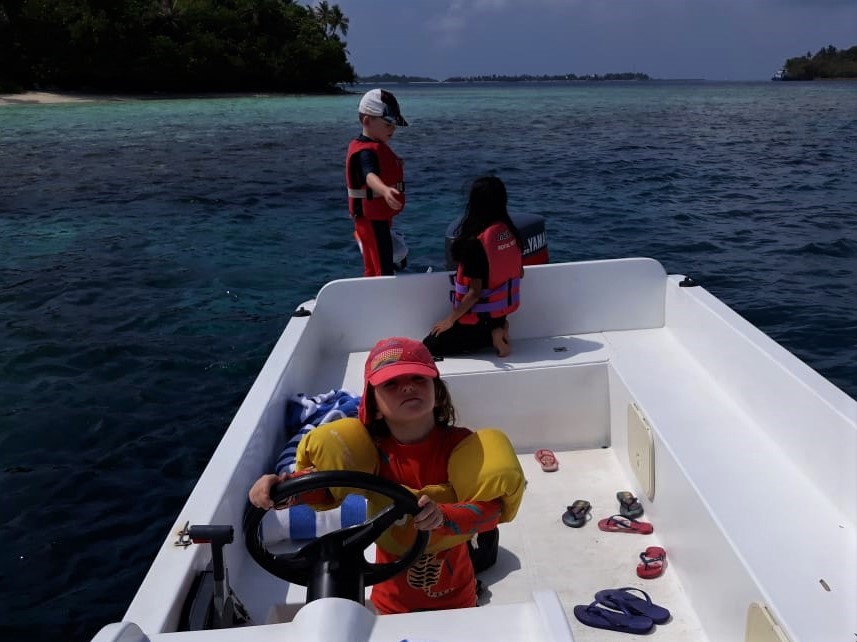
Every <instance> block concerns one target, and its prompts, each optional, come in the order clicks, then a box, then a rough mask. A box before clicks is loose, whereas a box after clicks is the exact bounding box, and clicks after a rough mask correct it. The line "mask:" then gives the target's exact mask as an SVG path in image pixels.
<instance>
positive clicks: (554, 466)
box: [534, 448, 559, 473]
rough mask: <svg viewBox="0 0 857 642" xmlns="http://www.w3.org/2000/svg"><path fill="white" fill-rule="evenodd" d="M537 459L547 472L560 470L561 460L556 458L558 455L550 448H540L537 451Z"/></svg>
mask: <svg viewBox="0 0 857 642" xmlns="http://www.w3.org/2000/svg"><path fill="white" fill-rule="evenodd" d="M534 455H535V458H536V461H538V462H539V466H541V467H542V470H543V471H545V472H546V473H552V472H555V471H557V470H559V462H558V461H557V460H556V455H554V454H553V451H552V450H550V449H549V448H539V449H538V450H537V451H536V452H535V453H534Z"/></svg>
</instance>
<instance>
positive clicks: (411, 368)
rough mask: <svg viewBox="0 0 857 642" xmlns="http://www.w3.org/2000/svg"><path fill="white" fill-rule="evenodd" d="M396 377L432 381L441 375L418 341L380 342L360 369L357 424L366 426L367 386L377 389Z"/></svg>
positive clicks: (428, 353) (389, 339)
mask: <svg viewBox="0 0 857 642" xmlns="http://www.w3.org/2000/svg"><path fill="white" fill-rule="evenodd" d="M399 375H422V376H423V377H428V378H430V379H434V378H435V377H439V376H440V373H439V372H438V370H437V366H436V365H435V363H434V358H433V357H432V356H431V352H429V349H428V348H426V347H425V345H423V343H422V342H421V341H416V340H415V339H409V338H407V337H389V338H387V339H381V340H380V341H379V342H378V343H376V344H375V346H374V347H373V348H372V349H371V350H370V351H369V356H368V357H366V365H365V366H364V368H363V397H362V398H361V400H360V410H359V417H360V421H362V422H363V423H364V424H365V423H366V409H365V400H366V392H367V390H368V389H369V385H370V384H371V385H372V386H380V385H381V384H382V383H384V382H385V381H389V380H390V379H392V378H394V377H398V376H399Z"/></svg>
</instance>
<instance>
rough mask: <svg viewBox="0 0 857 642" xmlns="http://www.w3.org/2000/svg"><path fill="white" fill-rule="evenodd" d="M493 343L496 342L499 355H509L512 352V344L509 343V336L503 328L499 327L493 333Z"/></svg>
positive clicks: (495, 345)
mask: <svg viewBox="0 0 857 642" xmlns="http://www.w3.org/2000/svg"><path fill="white" fill-rule="evenodd" d="M491 343H493V344H494V349H495V350H496V351H497V356H498V357H508V356H509V355H510V354H512V346H511V345H510V344H509V338H508V337H507V336H506V333H505V332H504V329H503V328H497V329H496V330H495V331H494V332H492V333H491Z"/></svg>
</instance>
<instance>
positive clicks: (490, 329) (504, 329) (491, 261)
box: [423, 176, 524, 357]
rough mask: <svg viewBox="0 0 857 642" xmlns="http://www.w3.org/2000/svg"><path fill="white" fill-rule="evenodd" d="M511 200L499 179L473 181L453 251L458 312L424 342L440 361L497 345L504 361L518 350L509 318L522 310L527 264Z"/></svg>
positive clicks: (490, 178)
mask: <svg viewBox="0 0 857 642" xmlns="http://www.w3.org/2000/svg"><path fill="white" fill-rule="evenodd" d="M506 202H507V195H506V186H505V185H504V184H503V181H501V180H500V179H499V178H497V177H496V176H483V177H481V178H477V179H476V180H475V181H474V182H473V185H472V186H471V188H470V198H469V199H468V201H467V208H466V210H465V214H464V218H463V219H462V220H461V223H460V224H459V226H458V229H457V230H456V233H455V240H453V242H452V248H451V253H452V258H453V259H454V260H455V261H456V262H457V263H458V269H457V270H456V273H455V281H454V285H455V290H454V291H453V293H452V298H453V301H452V310H451V311H450V313H449V315H447V316H446V317H445V318H443V319H441V320H440V321H438V322H437V323H435V324H434V326H432V329H431V331H430V332H429V334H428V336H427V337H426V338H425V339H423V343H425V344H426V346H428V349H429V350H430V351H431V353H432V354H433V355H434V356H436V357H443V356H450V355H455V354H461V353H464V352H473V351H476V350H480V349H482V348H487V347H488V346H491V345H493V346H494V350H495V351H496V352H497V355H498V356H500V357H507V356H508V355H509V354H510V353H511V351H512V348H511V345H510V343H509V322H508V321H507V320H506V317H507V315H509V314H511V313H512V312H514V311H515V310H517V309H518V306H519V302H520V294H519V289H520V284H521V278H522V277H523V276H524V264H523V259H522V254H521V252H522V250H521V248H522V247H523V243H522V240H521V234H520V232H519V231H518V228H517V227H515V224H514V223H513V222H512V219H511V218H510V217H509V212H508V211H507V209H506Z"/></svg>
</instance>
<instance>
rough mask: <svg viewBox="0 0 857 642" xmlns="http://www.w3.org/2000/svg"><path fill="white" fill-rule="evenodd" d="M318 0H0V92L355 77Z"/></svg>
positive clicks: (217, 87) (138, 89)
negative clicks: (309, 2) (307, 2)
mask: <svg viewBox="0 0 857 642" xmlns="http://www.w3.org/2000/svg"><path fill="white" fill-rule="evenodd" d="M347 33H348V18H346V17H345V16H344V15H343V14H342V11H341V10H340V8H339V7H338V6H337V5H331V4H330V3H328V2H326V1H322V2H319V3H318V5H317V6H315V7H309V6H304V5H302V4H298V3H296V2H293V1H292V0H0V92H3V91H6V92H13V91H24V90H30V89H41V90H60V91H89V92H123V93H138V94H143V93H150V92H171V93H207V92H254V91H271V92H334V91H341V90H339V89H338V88H337V85H338V84H340V83H353V82H354V81H355V80H356V76H355V73H354V68H353V67H352V65H351V63H349V62H348V59H347V52H346V49H345V47H346V43H345V42H344V41H343V40H342V39H340V34H341V35H342V36H343V37H344V36H346V35H347Z"/></svg>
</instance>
